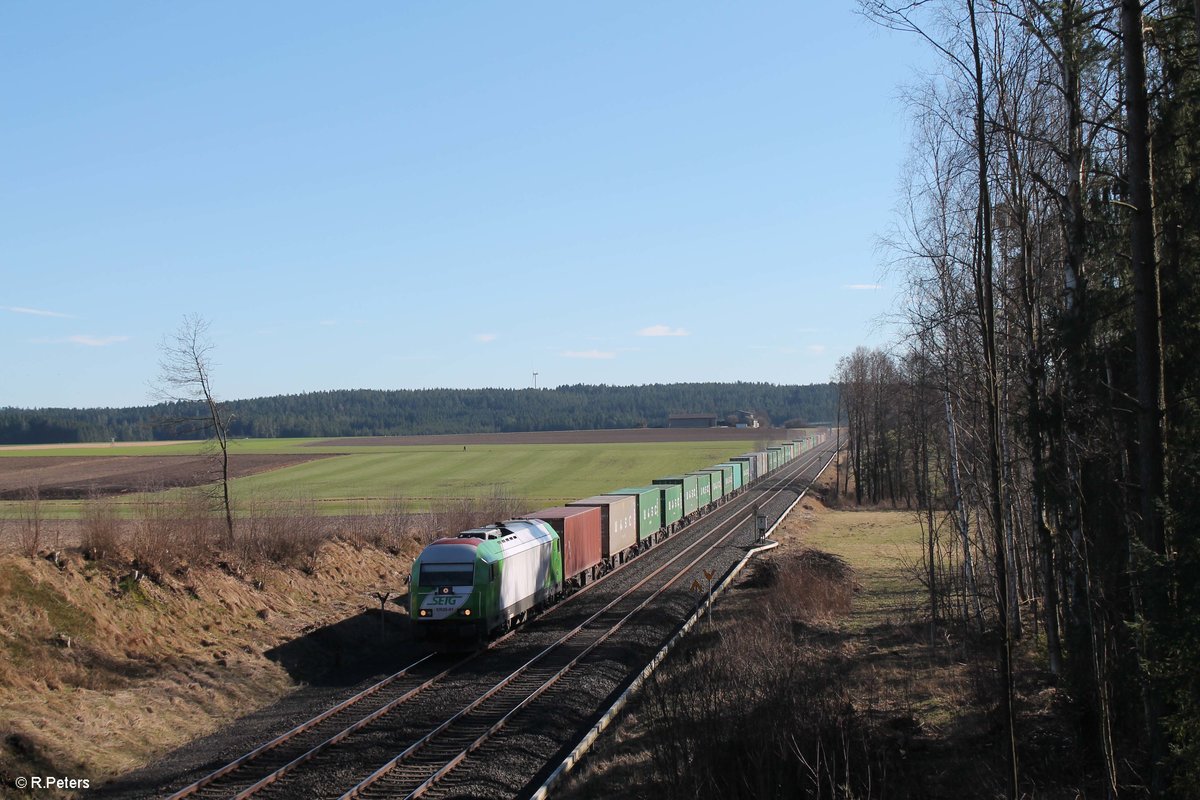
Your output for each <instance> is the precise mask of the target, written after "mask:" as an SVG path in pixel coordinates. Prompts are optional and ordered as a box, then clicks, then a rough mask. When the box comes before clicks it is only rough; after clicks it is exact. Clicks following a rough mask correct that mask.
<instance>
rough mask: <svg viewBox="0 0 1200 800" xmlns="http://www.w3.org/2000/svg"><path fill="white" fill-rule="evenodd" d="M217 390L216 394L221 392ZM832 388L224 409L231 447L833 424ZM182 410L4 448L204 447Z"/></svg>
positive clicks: (18, 431)
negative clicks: (700, 417)
mask: <svg viewBox="0 0 1200 800" xmlns="http://www.w3.org/2000/svg"><path fill="white" fill-rule="evenodd" d="M218 388H219V387H218ZM836 404H837V390H836V389H835V388H834V386H833V385H832V384H813V385H811V386H778V385H775V384H769V383H671V384H653V385H649V386H604V385H599V386H590V385H584V384H577V385H573V386H559V387H557V388H555V389H418V390H397V391H377V390H367V389H362V390H346V391H329V392H312V393H308V394H297V395H281V396H277V397H263V398H257V399H252V400H234V401H230V402H228V403H225V404H224V408H225V412H226V413H227V414H228V415H229V431H228V432H229V435H230V436H233V437H251V438H254V437H261V438H274V437H305V436H396V435H406V434H434V433H503V432H513V431H551V430H590V429H603V428H637V427H643V426H644V427H653V428H659V427H663V426H664V425H666V421H667V415H668V414H671V413H676V412H700V413H712V414H716V415H718V417H719V418H720V419H721V420H724V418H725V417H726V416H727V415H730V414H734V413H736V412H738V411H753V412H757V413H758V414H759V415H760V416H762V417H764V418H765V419H764V422H766V421H770V422H774V423H777V424H784V423H787V422H789V421H790V422H794V423H796V424H797V425H799V424H803V423H804V422H828V421H829V420H831V419H833V415H834V410H835V407H836ZM206 413H207V412H206V410H205V409H203V408H202V407H200V406H199V405H197V407H196V408H188V407H186V406H185V405H181V404H178V403H160V404H158V405H153V406H141V407H136V408H120V409H108V408H98V409H56V408H48V409H33V410H27V409H14V408H4V409H0V444H46V443H56V442H107V441H110V440H111V439H116V440H117V441H144V440H150V439H177V438H204V437H207V436H208V435H210V432H209V431H208V430H207V429H202V428H197V429H194V430H187V429H181V428H179V427H178V426H172V425H166V424H163V421H164V420H171V419H189V418H192V419H194V418H204V417H205V414H206Z"/></svg>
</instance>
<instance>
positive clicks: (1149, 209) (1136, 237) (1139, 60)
mask: <svg viewBox="0 0 1200 800" xmlns="http://www.w3.org/2000/svg"><path fill="white" fill-rule="evenodd" d="M1121 36H1122V51H1123V53H1122V55H1123V63H1124V67H1125V113H1126V127H1127V129H1128V130H1127V134H1126V136H1127V139H1126V141H1127V147H1128V150H1127V159H1128V170H1129V201H1130V204H1131V205H1132V206H1133V210H1132V216H1131V219H1130V230H1129V254H1130V261H1131V266H1132V269H1133V315H1134V340H1135V345H1134V346H1135V349H1136V359H1137V400H1138V403H1137V406H1138V408H1137V432H1138V443H1137V454H1138V483H1139V486H1138V489H1139V499H1140V511H1141V520H1140V535H1141V539H1142V544H1143V545H1144V546H1145V547H1146V548H1147V549H1148V550H1149V551H1150V553H1151V554H1152V555H1151V559H1152V561H1153V563H1152V564H1151V565H1150V567H1149V569H1146V570H1139V571H1136V572H1135V573H1134V574H1135V578H1134V588H1135V591H1137V590H1138V586H1137V584H1138V583H1139V581H1138V578H1137V576H1138V575H1139V574H1140V575H1142V576H1144V577H1143V579H1144V581H1145V584H1146V585H1144V586H1142V587H1141V591H1142V594H1143V596H1142V603H1143V607H1144V609H1145V614H1146V617H1147V618H1148V621H1149V623H1150V632H1149V633H1148V634H1147V633H1142V634H1140V635H1139V642H1140V647H1141V649H1142V656H1143V658H1144V659H1145V660H1146V662H1147V663H1148V665H1153V664H1155V663H1156V662H1157V660H1158V658H1157V652H1156V647H1155V645H1154V636H1155V634H1156V630H1155V626H1157V625H1161V624H1162V622H1163V621H1164V618H1165V610H1166V603H1165V587H1166V581H1165V579H1164V577H1163V568H1162V564H1161V559H1162V558H1163V557H1164V556H1165V554H1166V532H1165V524H1164V520H1163V509H1164V508H1165V507H1166V501H1167V497H1166V470H1165V469H1164V465H1163V457H1164V453H1165V445H1164V442H1163V438H1164V437H1163V420H1164V418H1165V416H1164V405H1165V404H1164V397H1163V394H1164V392H1163V375H1162V363H1163V362H1162V358H1163V354H1162V324H1161V319H1160V312H1159V308H1160V298H1159V278H1158V261H1157V259H1156V257H1155V250H1154V203H1153V194H1152V190H1151V168H1152V167H1151V156H1150V109H1149V103H1148V100H1147V97H1146V63H1145V54H1144V51H1143V43H1142V6H1141V2H1140V0H1121ZM1144 681H1145V683H1144V685H1145V692H1144V696H1145V708H1146V725H1147V733H1148V737H1149V744H1150V757H1151V761H1152V764H1151V780H1150V784H1151V785H1150V789H1151V793H1152V794H1153V795H1155V796H1161V794H1162V793H1163V791H1164V790H1165V780H1164V778H1163V772H1164V767H1163V765H1162V761H1163V758H1164V756H1165V748H1164V744H1163V734H1162V726H1161V717H1162V708H1161V700H1160V699H1159V697H1158V693H1157V692H1156V691H1155V688H1154V686H1153V684H1152V681H1151V680H1150V679H1149V677H1148V676H1144Z"/></svg>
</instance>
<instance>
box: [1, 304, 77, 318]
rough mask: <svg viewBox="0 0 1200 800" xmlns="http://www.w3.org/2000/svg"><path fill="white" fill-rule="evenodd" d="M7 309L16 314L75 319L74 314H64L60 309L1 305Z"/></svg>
mask: <svg viewBox="0 0 1200 800" xmlns="http://www.w3.org/2000/svg"><path fill="white" fill-rule="evenodd" d="M0 308H3V309H4V310H5V311H11V312H12V313H14V314H32V315H33V316H35V317H60V318H62V319H74V318H75V317H74V315H72V314H63V313H62V312H60V311H46V310H45V309H42V308H24V307H23V306H0Z"/></svg>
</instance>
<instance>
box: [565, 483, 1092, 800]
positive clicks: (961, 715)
mask: <svg viewBox="0 0 1200 800" xmlns="http://www.w3.org/2000/svg"><path fill="white" fill-rule="evenodd" d="M776 538H777V539H778V540H779V541H780V542H781V543H782V546H781V547H780V548H777V549H776V550H773V551H770V553H769V554H767V555H766V556H765V557H763V558H762V559H761V560H760V561H759V562H758V563H757V564H756V565H754V566H753V567H752V569H751V570H750V574H749V575H748V576H747V577H746V578H744V579H742V580H741V581H740V582H739V584H738V585H737V586H736V587H735V588H734V589H733V590H732V591H731V592H729V593H728V594H727V595H726V596H725V597H724V598H722V600H721V601H720V603H719V605H718V608H717V612H716V614H715V615H714V616H715V620H716V624H715V626H714V627H713V629H711V630H710V629H709V628H707V627H706V626H701V627H700V628H698V629H697V630H698V633H696V634H694V635H693V636H691V637H689V639H688V640H687V641H686V642H685V644H683V645H681V646H680V648H678V650H677V651H676V653H673V654H672V656H671V657H670V658H668V660H667V662H666V663H665V665H664V667H663V669H662V670H661V671H660V673H659V674H658V675H657V676H656V677H655V679H654V680H653V681H652V682H651V683H650V686H649V688H648V689H647V691H645V692H643V693H642V694H641V696H640V697H639V698H636V699H635V701H634V702H633V703H631V705H630V710H629V712H628V713H627V714H626V715H625V716H624V718H623V720H622V721H621V722H620V723H619V724H618V725H617V726H616V727H615V730H614V731H613V732H612V733H611V734H608V735H606V736H605V737H602V738H601V741H600V742H599V743H598V746H597V748H596V749H595V750H594V751H593V752H592V753H591V754H589V757H588V759H587V760H586V761H585V762H584V764H583V765H582V767H581V768H580V769H578V770H577V774H575V775H572V776H570V777H569V778H568V781H567V784H566V785H565V787H564V788H563V789H562V790H561V791H560V792H558V793H557V795H558V796H563V797H580V798H600V797H609V796H622V797H644V798H655V800H659V799H660V798H667V799H668V800H670V799H671V798H677V797H678V798H683V797H699V796H705V797H718V796H719V797H744V798H771V797H820V798H839V799H840V798H862V799H865V798H873V797H887V798H947V799H949V798H954V799H955V800H957V799H958V798H962V797H1001V796H1003V794H1004V786H1005V784H1004V778H1003V775H1004V772H1003V765H1002V764H1001V753H1002V749H1001V747H1000V744H999V739H998V738H997V734H998V732H999V731H998V727H997V725H996V720H997V718H996V716H995V714H994V713H993V709H994V708H995V699H996V692H995V689H996V681H995V677H994V660H993V656H994V653H993V649H992V647H991V646H990V645H989V644H988V643H987V642H984V641H979V640H976V639H971V638H970V637H968V636H966V635H964V634H962V633H960V632H958V631H955V630H948V629H945V628H941V629H939V630H938V631H937V634H938V636H937V637H936V639H935V640H934V642H933V643H932V644H931V641H930V627H929V625H928V623H927V614H926V611H927V610H926V600H925V594H924V589H923V587H922V586H921V584H920V582H919V580H918V578H917V576H915V575H914V573H913V572H912V569H911V564H912V563H913V561H914V560H915V559H916V558H918V557H919V552H920V547H921V539H920V530H919V526H918V524H917V522H916V520H915V519H914V518H913V517H912V515H910V514H908V513H904V512H895V511H890V512H878V511H872V512H858V511H836V510H830V509H828V508H826V507H825V506H824V505H823V504H822V503H821V502H820V501H819V500H818V499H817V498H816V497H815V496H813V497H808V498H805V499H804V500H803V501H802V502H801V504H800V505H799V506H797V508H796V509H795V511H794V512H793V514H792V515H791V516H790V517H789V519H788V520H787V521H786V522H785V524H784V525H782V526H781V527H780V529H779V530H778V531H777V533H776ZM1026 657H1028V654H1026ZM1026 674H1031V673H1026ZM1021 690H1022V696H1021V713H1022V719H1023V726H1024V727H1023V728H1022V731H1023V734H1024V735H1023V739H1022V764H1023V779H1024V782H1025V786H1024V788H1025V789H1026V790H1027V791H1028V793H1029V795H1030V796H1035V797H1051V798H1059V797H1061V798H1075V797H1079V796H1087V794H1088V791H1087V787H1088V785H1089V784H1088V780H1087V776H1086V774H1085V772H1086V765H1085V764H1083V763H1082V760H1081V759H1080V758H1079V751H1078V748H1077V747H1076V746H1075V745H1074V744H1073V740H1072V737H1071V735H1070V734H1069V732H1068V728H1069V725H1068V724H1067V721H1066V720H1065V719H1064V717H1065V714H1064V708H1065V702H1064V698H1063V696H1062V695H1061V693H1059V692H1058V691H1057V690H1054V689H1052V688H1048V687H1047V685H1046V684H1045V683H1044V682H1039V681H1038V680H1037V679H1036V675H1033V677H1031V679H1030V680H1028V681H1027V684H1026V685H1023V686H1022V687H1021Z"/></svg>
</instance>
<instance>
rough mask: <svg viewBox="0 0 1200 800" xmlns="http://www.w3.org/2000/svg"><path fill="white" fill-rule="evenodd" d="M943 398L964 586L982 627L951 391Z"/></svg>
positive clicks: (951, 486) (951, 488) (946, 391)
mask: <svg viewBox="0 0 1200 800" xmlns="http://www.w3.org/2000/svg"><path fill="white" fill-rule="evenodd" d="M942 397H943V400H944V401H945V407H946V437H947V441H948V443H949V446H950V495H951V498H952V499H953V502H954V521H955V529H956V530H957V531H958V537H959V541H960V542H961V544H962V560H963V561H962V563H963V567H962V568H963V586H964V588H965V590H966V593H967V596H969V597H970V598H971V600H972V602H973V604H974V606H975V620H976V622H977V624H979V625H982V624H983V605H982V601H981V600H980V597H979V586H978V584H977V583H976V582H975V566H974V559H973V558H972V557H971V523H970V520H968V519H967V509H966V504H965V503H964V502H963V493H962V479H961V477H960V475H959V468H958V432H957V431H956V430H955V423H954V407H953V406H952V405H951V404H950V390H949V389H944V390H943V391H942Z"/></svg>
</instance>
